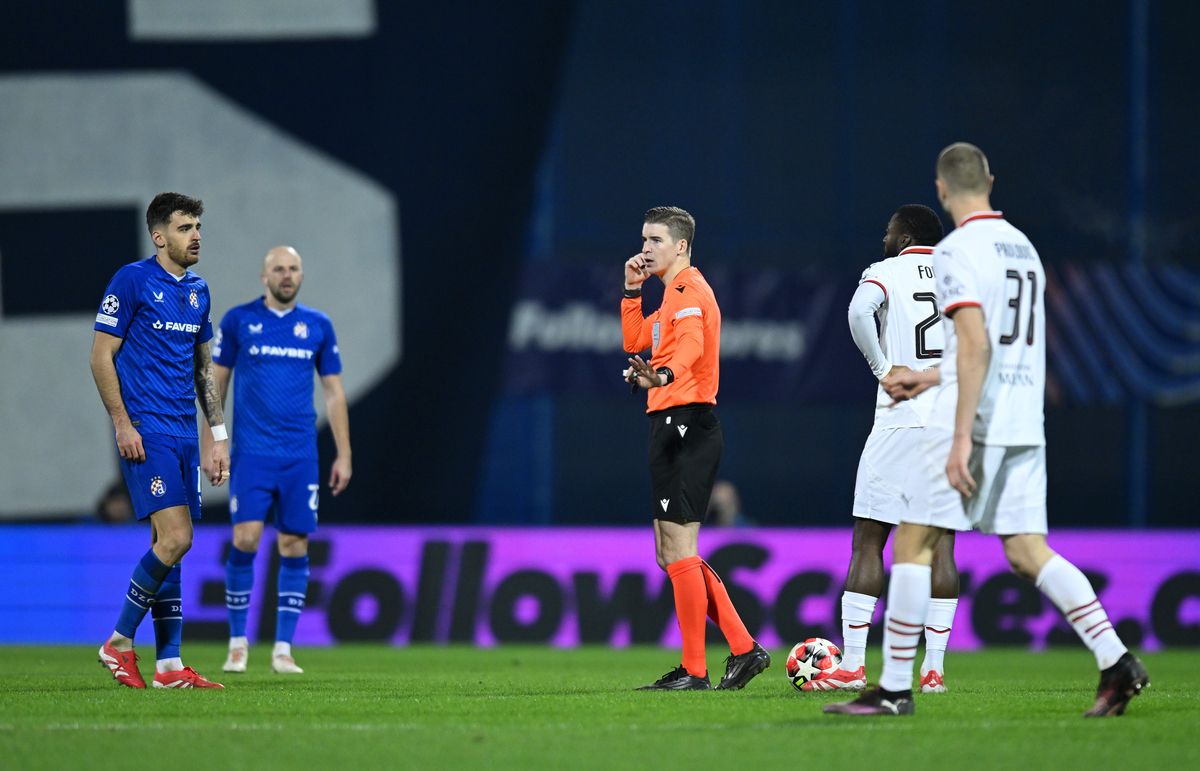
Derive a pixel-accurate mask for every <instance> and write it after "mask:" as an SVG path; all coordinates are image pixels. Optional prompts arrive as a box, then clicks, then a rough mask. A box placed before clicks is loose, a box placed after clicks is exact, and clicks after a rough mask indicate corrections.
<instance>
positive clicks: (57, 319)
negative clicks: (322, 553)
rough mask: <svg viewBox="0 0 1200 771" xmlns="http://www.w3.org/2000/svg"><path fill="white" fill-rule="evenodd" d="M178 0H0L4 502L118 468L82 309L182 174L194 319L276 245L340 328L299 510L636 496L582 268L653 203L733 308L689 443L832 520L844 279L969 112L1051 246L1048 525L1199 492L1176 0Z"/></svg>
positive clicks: (853, 370)
mask: <svg viewBox="0 0 1200 771" xmlns="http://www.w3.org/2000/svg"><path fill="white" fill-rule="evenodd" d="M176 5H177V4H173V3H169V2H167V0H128V1H127V2H125V3H89V2H55V1H53V0H50V1H48V2H41V3H4V4H0V180H3V183H2V184H0V303H2V305H0V355H2V357H3V361H4V365H3V367H0V394H3V396H2V397H0V437H3V439H4V445H3V449H2V450H0V453H2V455H0V516H2V517H4V518H7V519H21V520H29V519H42V520H47V519H61V518H70V517H73V516H78V515H80V514H83V513H85V512H87V511H89V510H91V509H92V508H93V506H94V503H95V500H96V498H97V497H98V496H99V494H100V492H101V491H102V490H103V489H104V488H105V487H106V486H107V485H108V484H109V483H110V482H112V481H113V480H115V479H116V478H117V477H118V474H117V466H116V459H115V454H114V453H113V452H112V448H111V429H110V427H109V426H108V425H107V424H106V418H105V416H104V413H103V410H102V408H101V405H100V403H99V400H98V398H96V395H95V393H94V387H93V386H92V384H91V379H90V375H89V373H88V371H87V365H86V359H87V350H88V345H89V340H90V334H91V333H90V330H89V327H90V324H89V323H88V322H87V319H86V317H87V316H88V315H89V313H94V306H95V303H96V302H97V300H98V299H99V297H100V294H101V292H102V290H103V287H104V284H105V282H106V281H107V279H108V277H109V276H110V275H111V274H112V272H113V271H114V270H115V269H116V268H117V267H118V266H120V265H121V264H123V263H125V262H129V261H131V260H133V259H136V258H138V257H141V256H145V255H146V254H147V253H148V250H149V247H148V241H147V238H146V236H145V234H144V233H143V232H142V231H143V228H141V226H139V224H138V219H139V216H140V213H141V211H142V210H143V209H144V207H145V204H146V202H147V201H148V199H149V197H150V196H152V195H153V194H154V193H155V192H158V191H159V190H162V189H172V188H179V189H180V190H181V191H183V192H187V193H190V194H193V195H199V196H201V197H203V198H205V200H206V204H207V206H208V213H207V215H206V217H205V228H206V229H205V233H206V236H205V252H204V259H203V261H202V262H201V264H200V265H199V271H200V273H201V274H202V275H204V276H205V277H206V278H207V279H208V280H209V282H210V283H211V284H212V285H213V297H214V304H215V310H216V311H217V312H218V313H219V312H222V311H223V310H225V309H226V308H228V307H231V306H232V305H234V304H237V303H240V302H245V301H246V300H249V299H251V298H252V297H253V296H255V294H256V293H257V292H258V291H259V285H258V284H257V271H258V266H257V263H258V260H259V259H260V258H261V256H262V254H264V253H265V251H266V250H267V249H268V248H270V247H271V246H274V245H275V244H277V243H280V242H288V243H292V244H294V245H295V246H297V248H298V249H299V250H300V252H301V254H303V255H304V256H305V257H306V263H305V267H306V271H307V273H308V283H307V284H306V286H305V289H304V293H303V296H302V300H304V301H305V302H307V303H310V304H312V305H314V306H316V307H319V308H322V309H323V310H326V311H327V312H329V313H330V315H331V316H332V317H333V321H334V323H335V325H337V328H338V332H339V339H340V342H341V344H342V348H343V353H344V359H345V367H346V379H347V384H348V387H349V392H350V397H351V400H352V408H351V425H352V429H353V438H354V447H355V478H354V482H353V483H352V485H351V487H350V489H349V490H348V491H347V493H346V494H345V495H344V496H341V497H339V498H338V499H336V500H333V499H329V498H323V499H322V501H321V516H322V522H328V523H349V522H374V523H440V524H466V523H471V522H476V523H481V524H517V523H524V524H551V523H554V524H634V525H635V524H642V523H644V521H645V518H646V511H645V507H644V506H642V505H641V503H639V501H642V500H643V499H644V498H645V497H647V495H646V492H647V490H646V488H647V482H646V472H645V469H644V444H643V443H644V434H643V432H644V430H645V424H644V418H643V417H642V416H641V412H642V406H641V405H640V404H639V400H638V399H636V398H634V397H630V395H629V394H628V391H627V389H624V388H623V387H621V384H620V382H619V380H618V379H617V373H618V372H619V370H620V369H621V366H622V362H623V356H622V355H621V354H620V351H619V344H618V343H617V342H616V340H615V338H614V332H613V329H614V328H613V320H614V318H615V314H616V294H615V290H616V286H617V282H618V281H619V268H620V263H621V262H623V261H624V260H625V259H626V258H627V257H628V256H629V255H631V254H633V253H634V251H635V250H636V249H637V248H638V228H639V222H640V215H641V213H642V212H643V211H644V210H645V209H647V208H649V207H650V206H654V205H659V204H664V203H670V204H675V205H680V206H684V207H685V208H688V209H689V210H690V211H692V212H693V213H694V214H695V215H696V217H697V219H698V221H699V230H698V233H697V240H696V247H695V249H696V250H695V259H696V263H697V264H698V265H699V266H700V267H701V269H702V270H704V271H705V273H706V275H708V276H709V277H710V278H711V279H712V280H713V282H714V286H715V287H717V289H718V293H719V298H720V300H721V302H722V307H723V308H724V310H725V312H726V318H727V328H726V338H725V342H726V351H725V359H724V361H723V375H724V377H723V387H722V394H721V408H720V409H721V412H720V414H721V417H722V421H723V423H724V426H725V431H726V438H727V448H726V454H725V461H724V465H723V472H722V473H723V475H724V476H726V477H728V478H729V479H731V480H732V481H734V482H735V483H736V484H737V485H738V486H739V488H740V490H741V491H742V496H743V499H744V501H745V503H746V508H747V512H748V513H749V514H750V515H751V516H752V517H753V518H754V519H756V520H757V521H759V522H760V523H762V524H771V525H777V526H778V525H796V524H804V525H837V524H844V523H845V521H846V520H845V517H846V515H847V512H848V509H849V495H850V491H851V489H852V485H853V477H854V463H855V461H856V458H857V453H858V451H859V450H860V448H861V443H862V441H863V439H864V437H865V436H866V433H867V431H868V429H869V425H870V418H871V416H870V404H871V400H870V394H871V389H872V382H871V378H870V375H869V372H868V371H867V369H866V367H865V366H864V365H863V364H862V362H861V361H860V360H859V358H858V354H857V352H856V351H855V350H854V348H853V346H852V344H851V342H850V339H849V335H848V334H847V332H846V328H845V327H846V325H845V319H844V308H845V304H846V302H847V300H848V298H849V296H850V293H851V292H852V291H853V287H854V283H855V280H856V278H857V275H858V273H859V272H860V271H861V269H862V268H863V267H864V266H865V265H866V264H868V263H869V262H871V261H873V260H875V259H877V258H878V256H879V252H880V244H879V239H880V238H881V236H882V230H883V225H884V223H885V222H886V221H887V218H888V216H889V215H890V214H891V212H892V211H894V210H895V208H896V207H897V206H898V205H900V204H903V203H909V202H919V203H926V204H930V205H936V202H935V201H934V198H933V187H932V180H931V178H932V175H933V172H932V159H933V158H934V156H935V154H936V152H937V150H938V149H939V148H940V147H942V146H943V145H945V144H946V143H948V142H950V141H953V140H957V139H968V140H970V141H973V142H975V143H977V144H979V145H980V146H981V147H983V148H984V149H985V150H986V151H987V152H988V154H989V156H990V158H991V160H992V163H993V167H994V169H993V170H994V171H995V173H996V177H997V183H996V184H997V187H996V196H995V203H996V205H997V206H998V208H1000V209H1002V210H1004V211H1006V212H1007V214H1008V215H1009V217H1010V218H1011V219H1012V221H1013V222H1014V223H1016V224H1017V225H1019V226H1020V227H1022V228H1023V229H1025V230H1026V231H1027V232H1028V233H1029V235H1030V236H1031V238H1032V239H1033V241H1034V243H1035V244H1037V245H1038V247H1039V249H1040V250H1041V253H1042V255H1043V258H1044V260H1045V261H1046V263H1047V265H1048V267H1049V272H1050V274H1051V275H1052V276H1053V278H1054V282H1053V284H1052V286H1051V287H1050V295H1049V301H1050V308H1049V315H1050V318H1049V321H1050V324H1051V337H1050V344H1051V350H1050V358H1051V362H1050V367H1051V375H1052V378H1051V379H1052V385H1051V389H1050V392H1049V394H1048V398H1049V404H1050V406H1049V409H1048V414H1047V428H1048V434H1049V441H1050V461H1049V462H1050V474H1051V499H1052V500H1051V505H1052V515H1051V521H1052V523H1054V524H1058V525H1071V526H1082V527H1087V526H1109V527H1112V526H1124V525H1133V526H1138V527H1140V526H1145V525H1149V526H1173V527H1180V526H1183V527H1188V526H1191V527H1194V526H1195V524H1196V519H1195V515H1194V513H1193V511H1194V506H1193V502H1194V501H1195V500H1196V498H1197V497H1198V496H1200V475H1197V474H1195V473H1194V469H1195V468H1196V466H1197V465H1198V464H1200V451H1198V450H1197V445H1196V442H1195V440H1194V437H1195V436H1196V435H1197V433H1198V432H1200V408H1198V407H1197V401H1196V397H1197V388H1198V387H1200V386H1198V384H1200V259H1197V252H1196V246H1195V240H1194V234H1195V233H1196V232H1197V230H1198V228H1197V226H1198V225H1200V223H1198V222H1197V217H1198V215H1197V214H1196V212H1195V209H1194V207H1193V206H1192V205H1191V202H1192V201H1195V200H1197V198H1200V177H1197V175H1196V174H1195V173H1194V169H1195V168H1196V166H1197V163H1196V161H1197V149H1196V146H1195V143H1194V138H1193V134H1194V131H1193V130H1192V128H1191V127H1193V126H1195V125H1197V123H1198V122H1200V98H1197V97H1198V96H1200V53H1198V52H1197V49H1196V48H1195V46H1194V45H1193V42H1192V41H1193V40H1194V39H1195V38H1196V36H1197V33H1200V12H1198V11H1197V9H1196V8H1195V5H1194V4H1193V3H1185V2H1178V1H1177V2H1160V1H1159V0H1110V1H1107V2H1106V1H1104V0H1102V1H1101V2H1098V3H1093V4H1091V5H1090V6H1089V8H1088V12H1087V13H1086V14H1079V13H1078V12H1077V10H1076V9H1074V8H1072V7H1069V6H1060V5H1056V4H1051V3H1038V2H1032V1H1030V0H1015V2H1008V3H1003V4H991V3H983V4H978V3H977V4H973V5H968V6H963V5H961V4H957V5H956V4H951V3H947V2H945V0H919V2H906V3H899V2H888V3H870V4H868V3H865V2H862V1H861V0H847V1H846V2H841V3H837V4H820V3H782V2H751V1H750V0H704V1H702V2H694V3H682V2H669V3H664V4H658V5H654V4H649V5H648V4H645V3H637V2H633V1H632V0H613V1H611V2H609V1H605V0H575V1H574V2H560V3H549V4H547V3H516V4H502V5H497V4H489V3H482V2H477V1H475V2H471V1H468V0H447V2H444V3H438V4H435V5H421V4H411V3H398V2H384V1H383V0H379V1H378V2H376V1H373V0H352V1H348V2H343V3H324V2H320V0H305V2H298V3H296V4H295V7H296V10H295V13H293V14H290V16H289V18H287V19H279V18H273V17H271V16H269V15H264V14H261V13H257V12H256V11H255V8H256V7H257V6H256V4H253V3H240V2H237V1H236V0H208V1H207V2H204V3H194V4H189V6H188V7H189V8H190V10H189V11H188V13H187V14H184V15H182V16H180V15H178V14H174V13H172V12H170V11H168V10H167V8H168V7H176ZM331 9H333V10H331ZM68 277H69V278H68ZM234 420H236V415H235V416H234ZM321 451H322V454H323V458H324V463H323V465H326V464H327V463H328V460H329V459H330V456H331V452H332V441H331V439H330V437H329V436H328V432H324V433H322V436H321ZM205 494H206V502H207V503H208V504H209V505H208V506H207V512H206V518H207V519H208V521H210V522H213V521H220V520H221V518H222V505H221V500H222V499H221V494H220V493H218V492H215V491H212V490H206V493H205Z"/></svg>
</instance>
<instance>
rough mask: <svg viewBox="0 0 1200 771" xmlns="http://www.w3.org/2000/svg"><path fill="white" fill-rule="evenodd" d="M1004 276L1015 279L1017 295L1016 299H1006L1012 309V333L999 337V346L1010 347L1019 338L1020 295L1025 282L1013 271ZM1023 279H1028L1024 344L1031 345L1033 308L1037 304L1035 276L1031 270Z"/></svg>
mask: <svg viewBox="0 0 1200 771" xmlns="http://www.w3.org/2000/svg"><path fill="white" fill-rule="evenodd" d="M1005 275H1007V276H1008V277H1009V278H1011V279H1016V282H1017V295H1016V297H1010V298H1008V307H1010V308H1012V309H1013V325H1012V331H1011V332H1009V333H1008V334H1007V335H1000V344H1001V345H1012V344H1013V343H1015V342H1016V341H1017V339H1018V338H1020V337H1021V293H1022V291H1023V289H1024V287H1025V282H1024V281H1022V280H1021V274H1020V273H1018V272H1017V271H1015V270H1010V271H1008V273H1007V274H1005ZM1025 277H1026V278H1028V279H1029V329H1028V330H1026V332H1025V344H1026V345H1033V321H1034V315H1033V306H1034V305H1035V304H1036V303H1037V274H1036V273H1034V272H1033V271H1032V270H1031V271H1029V272H1028V273H1026V274H1025Z"/></svg>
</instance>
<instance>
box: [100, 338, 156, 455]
mask: <svg viewBox="0 0 1200 771" xmlns="http://www.w3.org/2000/svg"><path fill="white" fill-rule="evenodd" d="M123 342H124V341H123V340H122V339H121V338H119V337H116V336H114V335H110V334H108V333H107V332H99V331H98V332H96V337H95V339H94V340H93V341H92V355H91V360H90V363H91V366H92V377H93V378H94V379H95V380H96V388H97V389H98V390H99V391H100V400H101V401H103V402H104V408H105V409H106V410H108V415H109V417H111V418H112V422H113V428H114V429H115V432H116V440H117V450H118V451H119V452H120V453H121V457H122V458H124V459H125V460H132V461H135V462H137V463H141V462H142V461H144V460H146V450H145V448H144V447H143V446H142V435H141V434H140V433H138V430H137V428H136V427H135V426H134V425H133V421H132V420H130V418H129V413H128V412H127V411H126V410H125V400H124V399H122V398H121V379H120V377H118V376H117V365H116V363H115V362H114V358H115V357H116V355H117V351H119V350H121V343H123Z"/></svg>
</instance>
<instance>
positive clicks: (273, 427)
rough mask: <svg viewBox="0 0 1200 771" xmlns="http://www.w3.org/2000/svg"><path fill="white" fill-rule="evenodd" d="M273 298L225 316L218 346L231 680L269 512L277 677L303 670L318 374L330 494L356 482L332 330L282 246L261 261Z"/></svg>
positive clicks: (242, 651)
mask: <svg viewBox="0 0 1200 771" xmlns="http://www.w3.org/2000/svg"><path fill="white" fill-rule="evenodd" d="M262 281H263V284H265V285H266V287H267V293H266V294H265V295H264V296H263V297H260V298H258V299H257V300H255V301H253V302H249V303H246V304H245V305H239V306H238V307H236V308H233V309H232V310H230V311H229V312H228V313H226V314H225V318H223V319H222V320H221V326H220V328H219V329H218V330H217V341H216V344H215V345H214V347H213V361H215V362H216V374H217V382H218V384H219V386H220V389H221V395H222V399H223V398H224V395H225V393H227V391H228V386H229V376H230V374H231V372H232V370H233V369H234V368H235V367H236V369H237V377H236V378H234V381H233V409H234V413H235V414H236V420H235V421H234V426H233V471H232V474H233V476H232V479H231V481H230V490H229V492H230V498H229V513H230V516H231V517H232V519H233V546H232V548H230V550H229V557H228V559H227V562H226V564H225V604H226V607H227V608H228V609H229V658H228V659H227V660H226V661H225V667H224V669H225V671H226V672H245V671H246V657H247V652H248V644H247V639H246V617H247V615H248V613H249V607H250V592H251V589H252V587H253V585H254V555H255V553H256V552H257V551H258V544H259V541H260V539H261V538H262V532H263V521H264V520H265V519H266V517H267V512H268V511H270V510H271V508H272V506H274V509H275V528H276V530H278V532H279V557H280V559H279V581H278V585H279V598H278V600H279V605H278V615H277V616H276V625H275V648H274V650H273V651H272V653H271V669H272V671H275V672H283V673H299V672H303V670H302V669H300V667H298V666H296V662H295V660H294V659H293V658H292V637H293V635H294V634H295V631H296V624H297V622H298V621H299V619H300V612H301V611H302V610H303V609H304V599H305V595H306V593H307V590H308V535H309V533H312V532H314V531H315V530H316V529H317V499H318V490H319V489H320V470H319V469H318V468H317V429H316V420H317V414H316V410H314V409H313V372H316V374H317V375H318V376H320V378H321V388H322V390H323V391H324V396H325V409H326V413H327V414H328V416H329V427H330V429H331V430H332V432H333V440H334V443H335V444H336V445H337V458H336V459H335V460H334V462H333V468H332V470H331V471H330V474H329V486H330V488H331V489H332V491H333V494H334V495H337V494H339V493H340V492H342V490H345V489H346V485H347V484H349V482H350V473H351V468H350V419H349V415H348V413H347V411H346V396H345V394H344V393H343V391H342V378H341V374H340V373H341V371H342V360H341V356H340V355H339V353H338V345H337V337H335V336H334V333H333V324H332V323H330V321H329V317H328V316H326V315H325V314H324V313H321V312H320V311H318V310H314V309H313V308H309V307H306V306H304V305H300V304H298V303H297V302H296V295H297V294H298V293H299V292H300V284H301V283H302V282H303V281H304V269H303V267H302V266H301V262H300V255H299V254H297V253H296V250H295V249H292V248H291V247H290V246H279V247H276V248H274V249H272V250H271V251H270V252H268V253H267V256H266V259H265V260H264V261H263V273H262Z"/></svg>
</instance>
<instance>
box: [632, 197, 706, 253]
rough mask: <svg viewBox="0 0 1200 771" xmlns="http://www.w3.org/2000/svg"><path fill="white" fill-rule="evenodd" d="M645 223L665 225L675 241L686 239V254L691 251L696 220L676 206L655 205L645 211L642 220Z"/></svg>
mask: <svg viewBox="0 0 1200 771" xmlns="http://www.w3.org/2000/svg"><path fill="white" fill-rule="evenodd" d="M642 222H643V223H645V224H647V225H666V226H667V232H668V233H670V234H671V238H673V239H675V241H676V243H678V242H679V241H681V240H686V241H687V245H688V254H691V253H692V239H693V238H695V236H696V220H695V218H693V217H692V215H690V214H688V213H687V212H685V211H684V210H683V209H680V208H679V207H678V206H655V207H654V208H653V209H651V210H650V211H648V212H646V217H645V219H643V220H642Z"/></svg>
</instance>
